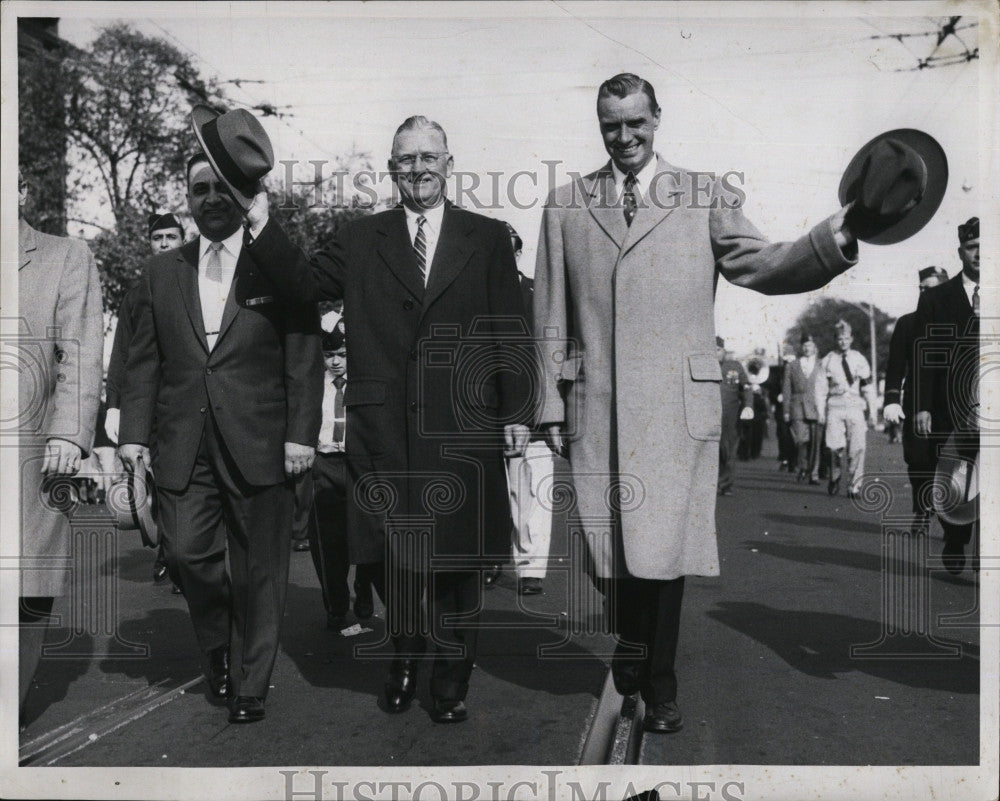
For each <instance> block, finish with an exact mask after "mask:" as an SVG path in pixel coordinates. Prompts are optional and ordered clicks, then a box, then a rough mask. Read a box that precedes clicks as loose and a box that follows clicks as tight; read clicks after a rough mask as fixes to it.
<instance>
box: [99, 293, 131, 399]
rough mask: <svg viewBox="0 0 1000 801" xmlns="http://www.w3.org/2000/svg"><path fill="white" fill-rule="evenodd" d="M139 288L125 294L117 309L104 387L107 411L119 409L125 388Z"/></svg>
mask: <svg viewBox="0 0 1000 801" xmlns="http://www.w3.org/2000/svg"><path fill="white" fill-rule="evenodd" d="M138 294H139V288H138V287H137V286H133V287H132V288H131V289H129V291H128V292H126V293H125V297H123V298H122V302H121V305H120V306H119V307H118V324H117V325H116V326H115V339H114V342H113V343H112V345H111V358H110V359H109V360H108V375H107V383H106V386H105V390H106V397H107V399H108V408H109V409H121V402H122V401H121V398H122V390H123V389H124V387H125V368H126V367H127V366H128V346H129V343H130V342H131V341H132V333H133V332H134V331H135V315H136V304H135V300H136V296H137V295H138Z"/></svg>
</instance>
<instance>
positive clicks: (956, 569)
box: [941, 542, 965, 576]
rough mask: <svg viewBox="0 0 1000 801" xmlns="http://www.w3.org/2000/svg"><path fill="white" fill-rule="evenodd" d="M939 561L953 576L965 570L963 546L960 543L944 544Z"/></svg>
mask: <svg viewBox="0 0 1000 801" xmlns="http://www.w3.org/2000/svg"><path fill="white" fill-rule="evenodd" d="M941 561H942V562H944V568H945V570H947V571H948V572H949V573H951V574H952V575H953V576H957V575H958V574H959V573H961V572H962V571H963V570H965V546H964V545H962V543H960V542H954V543H952V542H945V544H944V548H943V549H942V550H941Z"/></svg>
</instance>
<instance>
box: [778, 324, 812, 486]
mask: <svg viewBox="0 0 1000 801" xmlns="http://www.w3.org/2000/svg"><path fill="white" fill-rule="evenodd" d="M817 375H819V374H818V373H817V372H816V342H815V340H813V338H812V336H811V335H810V334H803V335H802V350H801V353H800V354H799V357H798V358H797V359H793V360H792V361H791V362H790V363H789V364H788V366H787V367H786V368H785V376H784V379H783V381H782V387H781V394H782V396H783V397H784V399H785V402H784V405H785V409H784V415H785V422H786V423H789V424H790V425H791V428H792V440H793V441H794V442H795V467H796V472H795V480H796V481H797V482H798V483H799V484H801V483H802V482H804V481H808V482H809V483H810V484H819V451H820V447H819V446H820V442H819V410H818V409H817V408H816V376H817Z"/></svg>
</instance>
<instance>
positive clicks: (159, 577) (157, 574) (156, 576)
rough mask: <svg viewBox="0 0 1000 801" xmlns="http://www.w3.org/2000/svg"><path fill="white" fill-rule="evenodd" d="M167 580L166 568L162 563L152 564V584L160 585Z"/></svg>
mask: <svg viewBox="0 0 1000 801" xmlns="http://www.w3.org/2000/svg"><path fill="white" fill-rule="evenodd" d="M166 580H167V566H166V564H164V563H163V562H154V563H153V583H154V584H160V583H162V582H164V581H166Z"/></svg>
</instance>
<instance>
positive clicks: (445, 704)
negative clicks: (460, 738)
mask: <svg viewBox="0 0 1000 801" xmlns="http://www.w3.org/2000/svg"><path fill="white" fill-rule="evenodd" d="M468 718H469V710H468V709H466V708H465V702H464V701H456V700H454V699H452V698H435V699H434V708H433V709H431V720H433V721H434V722H435V723H461V722H462V721H463V720H468Z"/></svg>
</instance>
